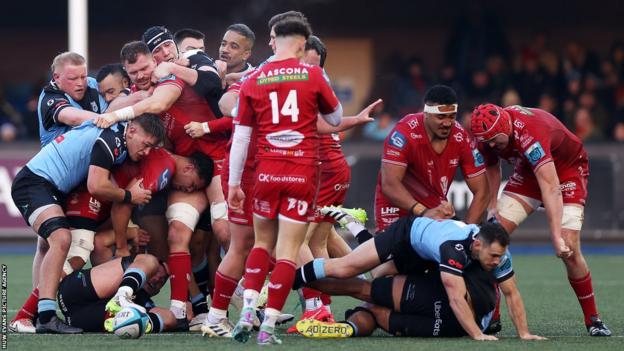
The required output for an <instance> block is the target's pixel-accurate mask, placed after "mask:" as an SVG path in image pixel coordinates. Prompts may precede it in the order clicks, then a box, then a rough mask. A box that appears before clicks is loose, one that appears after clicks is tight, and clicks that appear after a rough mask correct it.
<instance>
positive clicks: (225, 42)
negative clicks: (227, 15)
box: [219, 23, 256, 86]
mask: <svg viewBox="0 0 624 351" xmlns="http://www.w3.org/2000/svg"><path fill="white" fill-rule="evenodd" d="M255 41H256V35H255V34H254V32H253V31H252V30H251V29H249V27H247V26H246V25H245V24H242V23H235V24H232V25H230V26H229V27H228V28H227V30H226V32H225V34H223V39H221V45H220V46H219V60H221V61H223V62H225V63H226V64H227V71H226V75H225V84H226V86H229V85H231V84H234V83H236V82H238V81H239V80H240V79H241V78H243V76H244V75H245V74H247V73H249V72H250V71H251V70H252V69H253V66H251V65H250V64H249V62H247V60H249V57H250V56H251V49H252V48H253V45H254V42H255Z"/></svg>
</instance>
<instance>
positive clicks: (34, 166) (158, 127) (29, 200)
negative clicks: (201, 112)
mask: <svg viewBox="0 0 624 351" xmlns="http://www.w3.org/2000/svg"><path fill="white" fill-rule="evenodd" d="M163 135H164V131H163V127H162V123H160V121H159V120H158V118H157V117H156V116H153V115H142V116H139V118H137V120H136V121H133V122H132V123H127V124H126V123H120V124H116V125H114V126H112V127H111V128H110V129H99V128H97V127H96V126H95V125H94V124H93V123H92V122H91V121H87V122H85V123H83V124H82V125H80V127H77V128H74V129H72V130H70V131H69V132H67V133H65V134H63V135H61V136H59V137H57V138H56V139H54V141H53V142H52V143H50V144H48V145H47V146H46V147H44V148H43V149H42V150H41V151H40V152H39V153H38V154H37V155H35V157H33V158H32V159H31V160H30V161H29V162H28V163H27V164H26V166H25V167H24V168H22V170H21V171H20V172H19V173H18V175H17V176H16V178H15V180H14V182H13V185H12V189H11V195H12V197H13V201H14V202H15V205H16V206H17V208H18V209H20V211H21V213H22V216H23V217H24V219H25V220H26V223H28V225H30V226H31V227H33V229H34V230H35V232H37V234H38V235H39V236H40V237H41V238H43V239H45V240H46V241H47V242H48V244H49V245H50V249H49V250H48V252H47V253H46V255H45V257H44V259H43V262H42V265H41V266H42V268H41V272H40V280H39V284H38V287H39V302H38V308H37V310H38V313H39V316H38V318H37V323H36V325H37V326H36V328H37V332H39V333H50V332H51V333H76V332H80V329H77V328H70V327H68V326H67V325H65V324H64V323H63V322H61V321H60V320H59V319H58V318H57V317H56V304H55V302H54V301H55V294H56V291H57V288H58V283H59V280H60V277H61V271H62V267H63V261H64V260H65V258H66V257H67V253H68V251H69V247H70V243H71V234H70V232H69V222H68V220H67V218H66V217H65V214H64V211H63V208H62V207H63V198H64V196H65V195H66V194H68V193H69V192H70V191H71V190H72V189H74V188H75V187H76V186H77V185H79V184H80V183H81V182H82V181H84V180H85V179H86V180H87V187H88V189H89V192H91V193H92V194H93V195H94V196H96V197H98V198H101V199H104V200H108V201H113V202H122V201H125V202H132V203H135V204H144V203H146V202H147V201H149V199H150V191H148V190H145V189H141V188H140V187H139V186H138V185H137V186H134V187H132V188H131V189H130V190H124V189H120V188H119V187H117V186H116V185H115V184H114V183H112V182H111V180H110V177H109V176H110V170H111V168H112V167H113V165H115V164H119V163H121V162H123V161H124V160H125V158H126V157H127V156H130V158H131V159H132V160H140V159H141V158H143V157H144V156H146V155H148V154H149V152H150V150H151V148H153V147H154V146H155V145H158V144H159V143H160V142H161V141H162V138H163ZM44 268H45V269H44Z"/></svg>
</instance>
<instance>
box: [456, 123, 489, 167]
mask: <svg viewBox="0 0 624 351" xmlns="http://www.w3.org/2000/svg"><path fill="white" fill-rule="evenodd" d="M462 133H463V135H464V138H463V141H462V142H460V144H459V148H460V151H459V155H460V161H459V162H460V167H461V170H462V173H464V177H465V178H472V177H476V176H478V175H481V174H483V173H484V172H485V160H484V158H483V155H481V153H480V152H479V150H478V149H477V147H476V143H475V142H474V140H473V139H471V138H470V137H469V136H468V134H467V133H466V132H462Z"/></svg>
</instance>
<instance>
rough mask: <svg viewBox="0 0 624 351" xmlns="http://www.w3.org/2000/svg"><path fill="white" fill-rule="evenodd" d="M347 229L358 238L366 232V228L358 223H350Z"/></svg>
mask: <svg viewBox="0 0 624 351" xmlns="http://www.w3.org/2000/svg"><path fill="white" fill-rule="evenodd" d="M345 227H347V229H348V230H349V232H350V233H351V234H353V236H357V235H358V234H359V233H360V232H361V231H362V230H366V228H365V227H364V226H363V225H361V224H360V223H358V222H349V223H347V224H346V225H345Z"/></svg>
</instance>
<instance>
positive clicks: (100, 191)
mask: <svg viewBox="0 0 624 351" xmlns="http://www.w3.org/2000/svg"><path fill="white" fill-rule="evenodd" d="M87 189H88V190H89V193H91V195H93V196H95V197H97V198H98V199H101V200H106V201H112V202H121V201H123V199H124V195H125V191H124V190H123V189H120V188H119V187H118V186H117V185H115V184H114V183H113V182H112V181H111V179H110V171H109V170H108V169H106V168H102V167H98V166H93V165H91V166H89V175H88V177H87Z"/></svg>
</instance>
